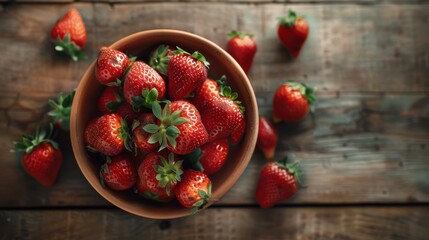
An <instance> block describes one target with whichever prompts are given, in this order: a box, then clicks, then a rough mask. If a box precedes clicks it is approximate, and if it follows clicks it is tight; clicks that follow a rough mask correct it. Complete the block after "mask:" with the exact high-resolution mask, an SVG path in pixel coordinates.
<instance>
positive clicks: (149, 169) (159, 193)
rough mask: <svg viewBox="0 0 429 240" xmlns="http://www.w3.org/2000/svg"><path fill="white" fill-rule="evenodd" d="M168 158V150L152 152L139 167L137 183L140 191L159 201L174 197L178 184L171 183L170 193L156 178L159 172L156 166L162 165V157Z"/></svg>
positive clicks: (167, 200) (169, 199) (166, 200)
mask: <svg viewBox="0 0 429 240" xmlns="http://www.w3.org/2000/svg"><path fill="white" fill-rule="evenodd" d="M160 157H163V158H165V159H167V158H168V151H162V152H161V153H158V152H151V153H149V154H148V155H146V157H145V158H144V160H143V162H142V163H141V164H140V165H139V167H138V175H139V183H138V184H137V190H138V192H139V193H140V194H141V195H143V196H145V197H147V198H150V199H152V200H156V201H159V202H169V201H171V200H173V199H174V197H175V191H176V186H177V184H171V186H170V195H168V194H167V191H166V188H165V187H160V186H159V181H158V180H157V179H156V175H157V172H156V171H155V168H154V167H155V166H159V165H161V158H160Z"/></svg>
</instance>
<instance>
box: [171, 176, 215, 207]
mask: <svg viewBox="0 0 429 240" xmlns="http://www.w3.org/2000/svg"><path fill="white" fill-rule="evenodd" d="M210 197H211V181H210V179H209V177H207V175H206V174H205V173H203V172H200V171H196V170H193V169H188V170H186V171H185V172H184V173H183V175H182V180H181V181H180V182H179V184H177V187H176V198H177V200H178V201H179V202H180V204H182V205H183V206H184V207H186V208H192V213H195V212H197V211H198V210H199V209H200V208H202V207H203V206H204V204H206V203H207V202H208V201H209V200H210Z"/></svg>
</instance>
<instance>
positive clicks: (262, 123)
mask: <svg viewBox="0 0 429 240" xmlns="http://www.w3.org/2000/svg"><path fill="white" fill-rule="evenodd" d="M277 138H278V135H277V130H276V129H275V128H274V126H273V125H272V124H271V123H270V122H269V121H268V120H267V119H266V118H265V117H262V116H259V131H258V141H257V143H256V144H257V145H258V147H259V148H260V149H261V150H262V151H263V152H264V155H265V157H266V158H267V159H268V160H272V159H273V157H274V151H275V149H276V145H277Z"/></svg>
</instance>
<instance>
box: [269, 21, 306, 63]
mask: <svg viewBox="0 0 429 240" xmlns="http://www.w3.org/2000/svg"><path fill="white" fill-rule="evenodd" d="M309 31H310V28H309V26H308V23H307V22H306V21H305V19H303V18H301V17H298V18H297V20H296V22H295V23H294V25H293V26H288V25H285V24H279V26H278V29H277V35H278V37H279V39H280V41H281V43H282V44H283V46H285V47H286V49H287V50H288V52H289V53H290V54H291V55H292V56H293V57H294V58H297V57H298V56H299V54H300V52H301V49H302V47H303V45H304V43H305V41H306V40H307V37H308V33H309Z"/></svg>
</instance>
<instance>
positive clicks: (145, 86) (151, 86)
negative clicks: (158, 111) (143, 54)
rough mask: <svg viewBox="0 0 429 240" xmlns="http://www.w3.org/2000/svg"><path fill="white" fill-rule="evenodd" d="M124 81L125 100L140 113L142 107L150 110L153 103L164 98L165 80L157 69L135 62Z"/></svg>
mask: <svg viewBox="0 0 429 240" xmlns="http://www.w3.org/2000/svg"><path fill="white" fill-rule="evenodd" d="M124 81H125V82H124V89H123V93H124V97H125V100H126V101H127V102H128V103H129V104H131V105H132V106H133V108H134V109H135V110H136V111H139V110H140V108H141V107H142V106H146V107H149V108H150V107H151V105H152V102H153V101H155V100H161V99H162V98H163V97H164V94H165V82H164V79H163V78H162V77H161V75H159V73H158V72H157V71H155V69H153V68H151V67H150V66H149V65H147V64H146V63H144V62H141V61H136V62H134V64H133V65H131V68H130V70H129V71H128V73H127V74H126V76H125V80H124Z"/></svg>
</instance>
